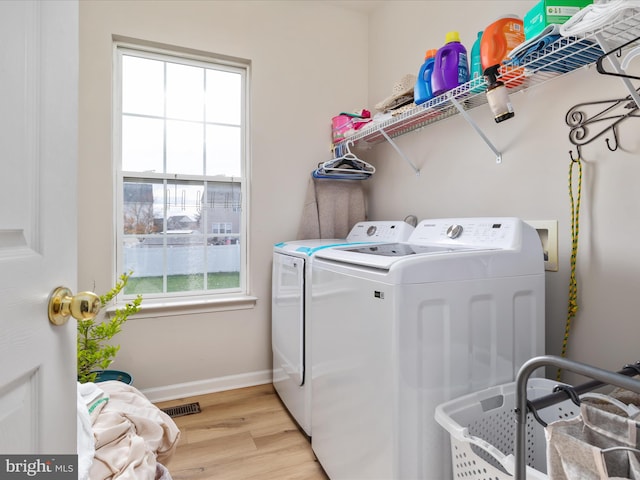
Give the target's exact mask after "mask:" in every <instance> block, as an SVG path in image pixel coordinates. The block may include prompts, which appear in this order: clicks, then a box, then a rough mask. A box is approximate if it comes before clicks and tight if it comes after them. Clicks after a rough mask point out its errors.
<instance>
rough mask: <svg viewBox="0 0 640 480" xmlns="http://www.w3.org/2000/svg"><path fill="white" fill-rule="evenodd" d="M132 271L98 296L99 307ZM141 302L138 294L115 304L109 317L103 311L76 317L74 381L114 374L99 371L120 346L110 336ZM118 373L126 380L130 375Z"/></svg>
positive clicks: (123, 283)
mask: <svg viewBox="0 0 640 480" xmlns="http://www.w3.org/2000/svg"><path fill="white" fill-rule="evenodd" d="M132 273H133V272H129V273H123V274H122V275H121V276H120V279H119V280H118V281H117V282H116V284H115V286H114V287H113V288H112V289H111V290H109V291H108V292H107V293H105V294H104V295H101V296H100V307H101V310H102V309H104V308H105V307H106V306H107V305H109V303H110V302H111V301H112V300H113V299H114V298H115V297H116V296H117V295H118V294H119V293H120V292H121V291H122V290H123V289H124V287H125V286H126V285H127V282H128V281H129V277H130V276H131V274H132ZM141 303H142V296H141V295H138V296H137V297H136V298H135V299H134V300H133V301H131V302H127V303H126V304H125V305H124V307H121V308H116V309H115V311H114V312H113V313H112V314H110V318H109V319H107V318H105V316H106V315H105V314H104V313H103V314H101V315H100V314H99V316H96V318H93V319H87V320H78V340H77V343H78V381H79V382H80V383H85V382H95V381H100V380H101V379H102V380H104V379H115V377H114V378H111V377H109V378H104V376H103V375H102V374H103V372H105V371H107V370H106V369H107V368H108V367H109V365H111V362H113V360H114V358H115V356H116V354H117V353H118V350H120V345H113V344H111V343H110V340H111V339H112V338H113V337H114V336H115V335H116V334H117V333H119V332H120V330H121V327H122V325H123V324H124V323H125V322H126V321H127V319H128V318H129V316H130V315H133V314H134V313H136V312H138V311H140V308H141V307H140V304H141ZM107 372H108V371H107ZM121 373H123V375H122V376H123V377H127V378H119V379H120V380H122V381H125V382H127V383H130V382H131V376H128V374H125V373H124V372H121ZM101 377H102V378H101Z"/></svg>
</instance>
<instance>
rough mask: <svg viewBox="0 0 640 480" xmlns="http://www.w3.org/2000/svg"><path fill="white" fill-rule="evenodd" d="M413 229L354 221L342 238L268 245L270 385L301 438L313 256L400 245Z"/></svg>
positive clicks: (306, 404)
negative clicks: (357, 246) (359, 246)
mask: <svg viewBox="0 0 640 480" xmlns="http://www.w3.org/2000/svg"><path fill="white" fill-rule="evenodd" d="M413 229H414V228H413V227H412V226H411V225H409V224H408V223H406V222H404V221H380V222H375V221H371V222H359V223H357V224H356V225H355V226H354V227H353V228H352V229H351V232H349V235H348V236H347V238H346V239H321V240H296V241H292V242H283V243H278V244H276V245H275V246H274V251H273V272H272V294H271V342H272V350H273V385H274V387H275V389H276V391H277V392H278V395H279V396H280V398H281V399H282V401H283V403H284V405H285V406H286V408H287V409H288V410H289V412H290V413H291V415H292V416H293V417H294V418H295V419H296V421H297V422H298V424H299V425H300V427H301V428H302V429H303V430H304V431H305V433H306V434H307V435H309V436H310V435H311V383H310V379H311V376H310V373H309V372H310V370H311V362H310V352H311V344H310V340H309V335H308V333H309V331H310V328H309V320H308V318H309V314H308V306H309V300H310V298H311V297H310V294H311V274H312V260H313V258H314V254H315V253H316V252H318V251H321V250H323V249H326V248H330V247H334V246H337V245H345V244H354V243H362V242H364V243H371V242H397V241H404V240H407V239H408V238H409V235H410V234H411V232H412V231H413Z"/></svg>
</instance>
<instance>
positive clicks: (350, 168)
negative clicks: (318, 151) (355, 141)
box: [312, 141, 376, 180]
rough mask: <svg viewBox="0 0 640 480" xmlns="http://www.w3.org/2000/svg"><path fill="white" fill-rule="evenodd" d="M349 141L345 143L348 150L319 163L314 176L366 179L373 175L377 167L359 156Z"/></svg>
mask: <svg viewBox="0 0 640 480" xmlns="http://www.w3.org/2000/svg"><path fill="white" fill-rule="evenodd" d="M349 143H351V142H349V141H347V142H346V143H345V144H344V149H345V150H346V152H345V153H343V154H342V155H340V156H337V157H336V158H333V159H331V160H328V161H326V162H323V163H320V164H318V168H317V169H315V170H314V171H313V173H312V175H313V177H314V178H335V179H342V180H345V179H349V180H364V179H367V178H369V177H370V176H371V175H373V174H374V173H375V171H376V169H375V167H374V166H373V165H371V164H370V163H367V162H365V161H364V160H362V159H360V158H358V156H357V155H356V154H354V153H352V152H351V150H350V149H349Z"/></svg>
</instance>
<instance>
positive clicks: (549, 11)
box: [524, 0, 593, 40]
mask: <svg viewBox="0 0 640 480" xmlns="http://www.w3.org/2000/svg"><path fill="white" fill-rule="evenodd" d="M591 3H593V0H540V1H539V2H538V3H537V4H536V5H535V6H534V7H533V8H532V9H531V10H529V11H528V12H527V13H526V14H525V15H524V38H525V39H526V40H530V39H532V38H533V37H535V36H536V35H538V34H539V33H540V32H542V30H544V29H545V28H546V27H547V25H551V24H554V23H556V24H562V23H564V22H566V21H567V20H569V19H570V18H571V17H572V16H574V15H575V14H576V13H578V12H579V11H580V9H582V8H584V7H586V6H587V5H589V4H591Z"/></svg>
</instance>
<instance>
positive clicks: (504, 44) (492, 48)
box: [480, 15, 524, 88]
mask: <svg viewBox="0 0 640 480" xmlns="http://www.w3.org/2000/svg"><path fill="white" fill-rule="evenodd" d="M523 42H524V24H523V22H522V20H521V19H520V18H519V17H518V16H517V15H508V16H505V17H501V18H499V19H498V20H496V21H495V22H493V23H492V24H491V25H489V26H488V27H487V28H485V30H484V32H483V33H482V40H481V41H480V58H481V61H482V68H483V70H484V71H485V75H486V70H487V69H491V68H492V67H498V66H499V69H498V71H499V74H500V79H501V80H502V81H503V82H504V83H505V84H506V86H507V87H509V88H512V87H516V86H518V85H522V83H523V82H524V68H522V67H511V66H505V65H502V63H503V62H504V61H506V60H509V53H510V52H511V51H512V50H513V49H514V48H516V47H517V46H518V45H520V44H521V43H523ZM493 70H494V71H495V69H493Z"/></svg>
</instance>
